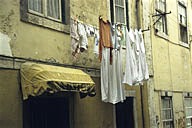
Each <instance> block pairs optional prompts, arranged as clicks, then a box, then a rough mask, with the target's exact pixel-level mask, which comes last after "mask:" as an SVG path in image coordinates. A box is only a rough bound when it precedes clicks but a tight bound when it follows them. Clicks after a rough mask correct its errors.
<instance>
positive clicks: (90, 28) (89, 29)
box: [85, 24, 95, 37]
mask: <svg viewBox="0 0 192 128" xmlns="http://www.w3.org/2000/svg"><path fill="white" fill-rule="evenodd" d="M85 29H86V33H87V37H91V36H94V33H95V31H94V28H93V26H90V25H86V24H85Z"/></svg>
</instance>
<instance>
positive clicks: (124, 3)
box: [110, 0, 128, 25]
mask: <svg viewBox="0 0 192 128" xmlns="http://www.w3.org/2000/svg"><path fill="white" fill-rule="evenodd" d="M122 1H123V6H122V5H118V4H117V3H116V0H110V3H111V4H110V5H112V6H113V7H111V9H113V10H111V11H112V12H111V17H113V18H112V22H114V23H117V16H116V12H117V11H116V7H118V8H121V9H123V10H124V23H121V22H118V23H121V24H124V25H128V21H127V13H128V8H127V7H126V4H127V3H126V2H127V1H126V0H122ZM119 20H120V19H119Z"/></svg>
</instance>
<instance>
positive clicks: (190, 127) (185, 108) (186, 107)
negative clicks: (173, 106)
mask: <svg viewBox="0 0 192 128" xmlns="http://www.w3.org/2000/svg"><path fill="white" fill-rule="evenodd" d="M186 99H188V100H189V99H190V100H191V102H192V97H190V96H185V97H184V111H185V122H187V119H191V126H189V127H187V123H185V127H186V128H192V115H191V116H187V111H186V110H187V109H191V110H192V105H191V107H188V106H186V101H185V100H186Z"/></svg>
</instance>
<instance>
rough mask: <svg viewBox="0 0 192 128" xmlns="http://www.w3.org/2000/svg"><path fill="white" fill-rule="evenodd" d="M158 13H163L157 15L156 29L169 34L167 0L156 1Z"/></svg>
mask: <svg viewBox="0 0 192 128" xmlns="http://www.w3.org/2000/svg"><path fill="white" fill-rule="evenodd" d="M156 13H157V14H162V15H160V16H157V20H158V22H157V23H156V29H157V30H158V32H161V33H165V34H167V18H166V15H163V14H164V13H166V0H157V1H156Z"/></svg>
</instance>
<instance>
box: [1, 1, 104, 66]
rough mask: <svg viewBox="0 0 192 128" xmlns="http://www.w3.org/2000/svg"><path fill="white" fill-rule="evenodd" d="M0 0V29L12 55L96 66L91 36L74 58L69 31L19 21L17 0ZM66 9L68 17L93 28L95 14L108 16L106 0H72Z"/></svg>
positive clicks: (96, 18)
mask: <svg viewBox="0 0 192 128" xmlns="http://www.w3.org/2000/svg"><path fill="white" fill-rule="evenodd" d="M0 2H1V5H0V6H1V7H0V32H1V33H3V34H6V35H8V36H9V37H10V38H11V41H10V46H11V51H12V53H13V56H16V57H24V58H35V59H39V60H49V59H54V60H55V61H56V62H59V63H64V64H73V65H79V66H88V67H97V68H98V67H99V61H98V57H97V56H96V55H95V54H94V53H93V44H94V40H93V37H91V38H89V48H88V51H85V52H83V53H81V55H79V57H78V58H77V59H74V58H73V57H72V55H71V42H70V36H69V34H65V33H62V32H58V31H55V30H52V29H48V28H44V27H40V26H37V25H33V24H31V23H26V22H22V21H20V0H6V1H4V0H1V1H0ZM10 3H11V4H10ZM95 5H98V6H95ZM70 8H71V16H74V15H75V16H76V15H78V18H79V20H80V21H82V22H84V23H86V24H90V25H93V26H96V27H98V16H99V15H100V14H101V15H103V16H106V17H107V15H108V10H107V9H106V8H107V3H106V1H101V0H97V1H90V0H87V1H76V0H72V1H70ZM103 8H105V9H103Z"/></svg>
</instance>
